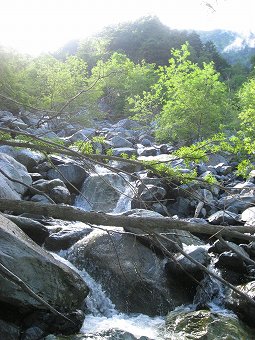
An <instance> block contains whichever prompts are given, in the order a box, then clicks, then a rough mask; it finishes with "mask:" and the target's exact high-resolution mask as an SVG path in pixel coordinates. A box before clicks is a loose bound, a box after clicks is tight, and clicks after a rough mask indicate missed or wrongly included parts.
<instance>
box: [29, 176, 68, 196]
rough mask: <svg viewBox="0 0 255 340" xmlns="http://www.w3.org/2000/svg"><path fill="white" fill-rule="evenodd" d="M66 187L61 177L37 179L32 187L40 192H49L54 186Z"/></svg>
mask: <svg viewBox="0 0 255 340" xmlns="http://www.w3.org/2000/svg"><path fill="white" fill-rule="evenodd" d="M60 186H62V187H66V186H65V184H64V182H63V181H61V179H58V178H57V179H52V180H48V179H39V180H38V181H36V182H34V183H33V187H34V188H35V189H37V190H40V191H42V192H45V193H49V192H51V190H52V189H54V188H55V187H60Z"/></svg>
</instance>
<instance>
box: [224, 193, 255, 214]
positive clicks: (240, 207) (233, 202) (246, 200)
mask: <svg viewBox="0 0 255 340" xmlns="http://www.w3.org/2000/svg"><path fill="white" fill-rule="evenodd" d="M218 203H219V206H220V207H221V209H227V210H228V211H231V212H234V213H236V214H240V213H242V212H243V211H244V210H245V209H247V208H249V207H250V206H251V205H252V204H254V203H255V196H254V195H232V196H226V197H222V198H221V199H220V200H219V201H218Z"/></svg>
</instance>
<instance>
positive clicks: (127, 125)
mask: <svg viewBox="0 0 255 340" xmlns="http://www.w3.org/2000/svg"><path fill="white" fill-rule="evenodd" d="M113 127H114V128H120V127H121V128H123V129H138V128H140V127H141V126H140V124H139V123H138V122H137V121H135V120H131V119H128V118H125V119H122V120H119V121H118V123H116V124H115V125H113Z"/></svg>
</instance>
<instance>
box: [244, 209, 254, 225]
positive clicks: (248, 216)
mask: <svg viewBox="0 0 255 340" xmlns="http://www.w3.org/2000/svg"><path fill="white" fill-rule="evenodd" d="M241 220H242V221H244V222H248V223H249V222H251V221H252V222H253V221H254V220H255V207H250V208H248V209H245V210H244V211H243V212H242V215H241Z"/></svg>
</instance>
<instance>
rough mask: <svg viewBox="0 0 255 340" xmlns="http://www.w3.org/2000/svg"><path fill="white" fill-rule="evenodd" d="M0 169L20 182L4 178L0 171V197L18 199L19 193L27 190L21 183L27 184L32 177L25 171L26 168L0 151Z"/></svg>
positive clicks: (28, 184) (29, 183)
mask: <svg viewBox="0 0 255 340" xmlns="http://www.w3.org/2000/svg"><path fill="white" fill-rule="evenodd" d="M0 169H1V170H2V171H3V173H4V174H6V175H7V176H8V177H10V178H12V179H13V180H16V181H19V182H21V183H17V182H14V181H11V180H9V179H8V178H6V177H5V176H4V174H3V173H0V183H1V184H2V185H1V192H0V197H1V198H6V199H20V198H21V195H22V194H24V193H25V192H26V191H27V187H26V186H24V185H22V183H24V184H25V185H27V186H30V185H31V184H32V178H31V176H30V175H29V173H28V172H27V169H26V168H25V166H24V165H22V164H20V163H19V162H17V161H16V160H15V159H14V158H13V157H11V156H9V155H7V154H4V153H0Z"/></svg>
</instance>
